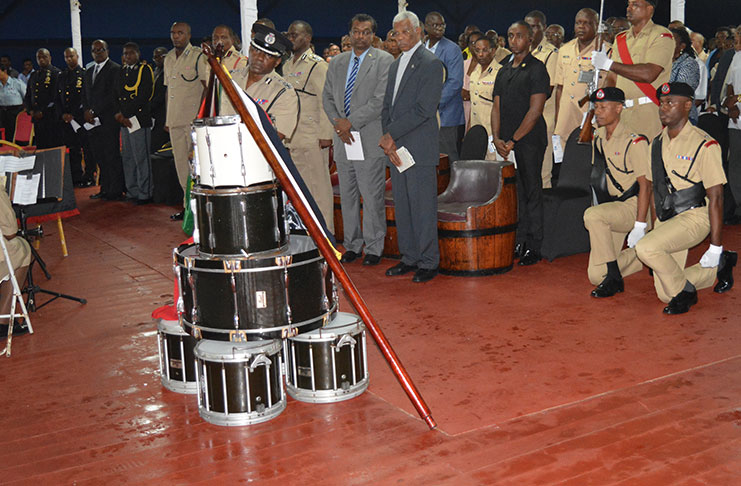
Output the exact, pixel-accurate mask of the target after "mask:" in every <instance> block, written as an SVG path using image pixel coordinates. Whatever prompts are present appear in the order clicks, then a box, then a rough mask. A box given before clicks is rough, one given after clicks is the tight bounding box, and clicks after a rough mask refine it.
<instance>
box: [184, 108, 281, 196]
mask: <svg viewBox="0 0 741 486" xmlns="http://www.w3.org/2000/svg"><path fill="white" fill-rule="evenodd" d="M192 138H193V172H194V174H195V181H196V182H197V183H198V184H202V185H204V186H210V187H224V186H232V187H233V186H245V187H246V186H250V185H252V184H256V183H259V182H267V181H271V180H273V179H274V176H273V171H272V169H270V165H268V162H267V161H266V160H265V157H264V156H263V155H262V152H261V151H260V149H259V148H258V147H257V144H256V143H255V140H254V139H253V138H252V135H250V132H249V131H248V130H247V127H246V126H245V125H244V124H243V123H242V121H241V119H240V117H239V116H238V115H231V116H216V117H212V118H203V119H198V120H194V121H193V126H192Z"/></svg>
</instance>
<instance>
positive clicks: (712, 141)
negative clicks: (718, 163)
mask: <svg viewBox="0 0 741 486" xmlns="http://www.w3.org/2000/svg"><path fill="white" fill-rule="evenodd" d="M713 145H720V144H719V143H718V141H717V140H708V142H707V143H706V144H705V147H710V146H713Z"/></svg>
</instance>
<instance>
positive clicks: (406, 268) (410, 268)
mask: <svg viewBox="0 0 741 486" xmlns="http://www.w3.org/2000/svg"><path fill="white" fill-rule="evenodd" d="M416 271H417V265H407V264H406V263H404V262H399V263H397V264H396V265H394V266H393V267H391V268H389V269H388V270H386V276H387V277H398V276H399V275H405V274H407V273H409V272H416Z"/></svg>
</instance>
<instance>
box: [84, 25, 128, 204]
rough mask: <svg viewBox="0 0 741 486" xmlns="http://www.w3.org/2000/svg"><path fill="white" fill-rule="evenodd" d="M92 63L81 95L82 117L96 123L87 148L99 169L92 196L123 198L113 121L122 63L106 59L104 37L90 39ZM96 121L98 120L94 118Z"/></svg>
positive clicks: (118, 125) (116, 136) (116, 126)
mask: <svg viewBox="0 0 741 486" xmlns="http://www.w3.org/2000/svg"><path fill="white" fill-rule="evenodd" d="M92 54H93V61H95V62H94V64H93V65H91V66H90V68H89V69H88V70H87V71H85V83H84V88H85V89H84V93H85V95H84V96H83V98H82V108H83V110H84V112H83V116H84V118H85V121H86V122H87V123H90V124H92V125H95V124H96V123H100V125H99V126H96V127H95V128H93V129H91V130H90V132H89V134H90V148H91V149H92V151H93V159H94V160H95V161H96V162H97V163H98V167H99V169H100V192H99V193H98V194H93V195H92V196H90V198H91V199H99V198H103V199H108V200H112V201H117V200H121V199H123V192H124V176H123V166H122V164H121V151H120V145H119V143H118V136H119V131H120V128H121V125H120V124H119V123H118V122H117V121H116V118H115V115H116V111H117V101H116V96H117V90H116V82H117V80H118V76H119V72H120V71H121V65H120V64H117V63H115V62H114V61H113V60H111V59H109V58H108V44H107V43H106V41H104V40H100V39H99V40H96V41H95V42H93V48H92ZM96 120H97V121H96Z"/></svg>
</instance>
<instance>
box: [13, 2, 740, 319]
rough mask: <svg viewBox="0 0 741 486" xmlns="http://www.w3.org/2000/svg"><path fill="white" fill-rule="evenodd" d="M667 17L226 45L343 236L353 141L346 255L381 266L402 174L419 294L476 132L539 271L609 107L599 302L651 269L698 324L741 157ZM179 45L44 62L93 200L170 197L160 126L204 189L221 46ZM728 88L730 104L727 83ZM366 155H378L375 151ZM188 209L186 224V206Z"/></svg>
mask: <svg viewBox="0 0 741 486" xmlns="http://www.w3.org/2000/svg"><path fill="white" fill-rule="evenodd" d="M655 7H656V1H655V0H628V6H627V11H626V18H611V19H608V20H607V21H606V22H605V25H606V29H598V27H599V18H598V14H597V13H596V12H595V11H594V10H592V9H589V8H585V9H582V10H580V11H579V12H577V14H576V16H575V21H574V32H575V38H574V39H573V40H571V41H569V42H565V43H564V29H563V27H561V26H557V25H553V26H548V25H547V23H546V16H545V15H544V14H543V13H542V12H540V11H537V10H535V11H532V12H530V13H528V14H527V15H526V16H525V17H524V19H523V20H521V21H516V22H514V23H513V24H512V25H511V26H510V27H509V29H508V30H507V33H506V39H507V46H508V49H507V48H505V47H504V42H503V38H504V37H501V38H500V37H499V36H498V35H497V33H496V32H494V31H493V30H490V31H487V32H486V33H483V32H481V31H480V30H479V29H478V28H476V27H475V26H470V27H468V28H467V29H466V32H465V33H464V34H462V36H461V38H460V39H459V43H458V44H456V43H454V42H452V41H450V40H449V39H447V38H446V37H445V36H444V34H445V28H446V24H445V20H444V18H443V16H442V14H440V13H438V12H430V13H429V14H427V15H426V17H425V19H424V23H422V22H421V21H420V19H419V18H418V17H417V16H416V15H415V14H413V13H412V12H402V13H400V14H399V15H397V16H396V17H395V18H394V22H393V28H392V30H390V31H389V32H388V34H387V36H386V40H385V41H383V42H382V43H381V41H380V38H379V37H378V36H377V35H376V31H377V25H376V21H375V20H374V19H373V18H372V17H370V16H369V15H365V14H358V15H356V16H355V17H353V18H352V19H351V20H350V22H349V33H348V35H347V36H345V37H343V40H342V43H341V44H342V48H341V52H340V48H339V46H334V47H336V48H337V49H336V52H331V53H328V54H327V58H329V59H330V62H327V60H325V58H323V57H320V56H318V55H316V54H315V53H314V51H313V46H312V36H313V32H312V28H311V26H310V25H309V24H308V23H307V22H305V21H300V20H297V21H294V22H293V23H291V24H290V26H289V27H288V30H287V31H286V32H284V33H283V32H280V31H278V30H276V29H275V25H274V24H273V23H272V22H271V21H270V20H268V19H260V20H258V22H257V23H255V25H254V26H253V32H252V38H251V40H250V41H249V42H250V44H249V50H248V53H247V56H244V55H242V54H240V52H239V51H238V50H237V48H236V47H237V46H238V43H239V40H238V38H237V37H236V35H235V34H234V32H233V31H232V29H231V28H229V27H227V26H224V25H221V26H217V27H216V28H215V29H214V30H213V33H212V36H211V42H212V44H213V45H214V47H219V48H220V49H221V52H223V53H224V54H223V55H222V63H223V64H224V65H225V66H226V67H227V69H228V70H229V72H230V73H231V75H232V77H233V79H234V80H235V81H236V82H237V84H238V85H239V86H240V87H241V88H242V89H243V90H244V91H245V92H246V93H247V94H248V95H250V96H251V97H252V98H253V99H254V100H255V101H256V103H257V104H258V105H260V106H261V107H262V108H263V109H264V110H265V111H266V112H267V113H268V115H269V116H270V118H271V120H272V122H273V123H274V126H275V128H276V130H277V132H278V135H279V137H280V138H281V140H282V141H283V143H284V144H285V145H286V147H287V148H288V149H289V150H290V154H291V157H292V159H293V161H294V162H295V164H296V166H297V168H298V169H299V171H300V173H301V175H302V177H303V179H304V180H305V181H306V184H307V187H308V188H309V189H310V191H311V193H312V195H313V197H314V199H315V200H316V202H317V205H318V207H319V209H320V211H321V213H322V215H323V217H324V219H325V221H326V222H327V225H328V227H329V229H330V230H333V203H332V201H333V197H332V186H331V183H330V175H329V170H328V164H327V156H328V149H329V147H331V146H333V147H334V149H333V151H334V160H335V162H336V166H337V172H338V177H339V189H340V197H341V203H342V217H343V226H344V235H345V239H344V246H345V249H346V251H345V253H344V255H343V256H342V261H343V263H347V264H349V263H352V262H353V261H355V260H356V259H358V258H359V257H361V256H362V254H363V253H365V256H364V258H363V264H364V265H376V264H378V263H379V262H380V260H381V252H382V249H383V239H384V235H385V231H386V223H385V213H384V193H385V188H386V181H385V169H386V167H387V166H388V167H390V168H391V171H390V173H391V180H392V191H393V197H394V201H395V208H396V217H397V231H398V234H399V248H400V252H401V256H402V259H401V262H400V263H399V264H397V265H395V266H393V267H391V268H389V269H388V270H387V272H386V274H387V275H388V276H399V275H404V274H407V273H411V272H413V273H414V276H413V281H414V282H425V281H428V280H431V279H432V278H434V277H435V276H436V275H437V271H438V264H439V251H438V249H437V228H436V221H437V199H436V192H435V185H436V182H435V178H436V176H435V166H436V165H437V164H438V160H439V157H438V155H439V154H440V153H444V154H447V155H448V157H449V160H450V162H451V164H452V163H453V162H454V161H455V160H457V159H458V149H459V147H460V143H461V141H462V138H463V136H464V134H465V133H466V132H467V131H468V129H470V128H471V127H472V126H476V125H481V126H483V127H484V128H485V129H486V132H487V134H488V137H489V143H488V150H487V154H486V156H485V158H486V159H487V160H514V161H515V163H516V168H517V189H518V191H517V192H518V207H519V226H518V231H517V240H516V243H517V245H516V248H515V256H516V258H517V259H519V265H523V266H524V265H533V264H536V263H538V262H539V261H540V260H541V254H540V248H541V243H542V240H543V189H544V188H549V187H551V185H552V181H551V179H552V177H554V176H557V172H558V171H557V167H558V166H557V165H554V161H555V162H556V163H558V162H560V161H561V158H562V156H563V151H564V148H565V146H566V143H567V140H568V139H569V137H572V134H573V133H574V132H575V130H577V129H579V128H580V127H581V126H582V124H583V123H584V120H585V118H586V114H587V111H588V110H590V107H591V108H592V109H593V110H594V120H595V122H596V125H597V126H598V128H597V130H596V131H595V134H594V138H593V142H592V144H593V151H592V152H593V159H592V163H593V169H592V177H591V185H592V189H593V196H594V203H595V204H594V205H593V206H592V207H591V208H589V209H588V210H587V211H586V213H585V214H584V223H585V226H586V228H587V229H588V230H589V234H590V240H591V253H590V258H589V268H588V275H589V279H590V280H591V281H592V282H593V284H594V285H595V286H596V287H595V289H594V290H593V291H592V295H593V296H594V297H610V296H613V295H615V294H616V293H619V292H623V291H624V281H623V277H626V276H628V275H630V274H632V273H635V272H637V271H639V270H641V269H642V268H643V266H644V265H646V266H648V267H650V269H651V270H652V272H653V277H654V281H655V287H656V292H657V295H658V297H659V298H660V299H661V300H662V301H664V302H665V303H667V306H666V307H665V308H664V312H665V313H667V314H678V313H683V312H687V311H688V310H689V308H690V306H692V305H693V304H694V303H696V302H697V290H698V289H702V288H705V287H708V286H712V285H713V283H714V282H715V281H716V280H717V282H718V283H717V285H716V286H715V291H716V292H719V293H722V292H725V291H727V290H729V289H730V288H731V287H732V286H733V276H732V269H733V267H734V266H735V264H736V253H734V252H731V251H728V250H724V248H723V246H722V226H723V185H724V184H725V183H726V174H725V172H724V170H723V165H722V160H723V159H724V158H725V157H726V155H727V154H726V153H723V151H722V150H721V145H720V144H719V143H718V142H717V141H716V140H714V139H713V138H712V137H710V136H709V135H708V134H707V133H706V132H704V131H702V130H700V129H698V128H696V127H695V126H693V124H692V123H690V121H689V117H690V113H691V112H692V111H693V109H694V107H695V105H696V104H699V103H697V100H698V99H699V100H702V99H706V95H707V93H702V90H701V89H700V88H698V87H697V86H689V85H688V84H687V83H685V82H683V80H682V79H681V78H676V77H675V75H674V74H673V73H674V71H675V69H673V61H674V60H675V59H677V57H678V55H677V51H680V54H681V51H682V49H685V50H686V49H691V48H692V46H687V45H684V47H682V48H680V41H681V39H683V38H684V37H683V36H677V35H676V32H675V34H673V33H672V31H670V30H668V29H666V28H664V27H662V26H659V25H657V24H655V23H653V21H652V17H653V14H654V9H655ZM170 37H171V40H172V43H173V46H174V48H173V49H171V50H170V51H169V52H167V53H166V55H165V52H164V51H165V50H164V49H163V48H159V49H158V50H155V53H154V54H155V55H154V58H155V69H154V70H153V69H152V68H151V66H150V65H148V64H147V63H146V62H144V61H140V56H139V49H138V47H137V46H136V44H134V43H128V44H126V46H124V55H123V62H124V67H121V66H119V65H118V64H117V63H115V62H113V61H112V60H110V59H109V58H108V46H107V45H106V43H105V42H104V41H102V40H98V41H95V42H94V43H93V50H92V54H93V57H94V60H95V65H94V66H89V67H88V69H87V70H84V69H82V68H81V67H80V66H79V65H78V63H77V53H76V52H75V51H74V49H71V48H70V49H67V50H66V51H65V61H66V62H67V66H68V68H67V69H66V70H65V71H64V72H60V71H59V70H58V69H56V68H55V67H54V66H52V65H51V63H50V61H51V59H50V55H49V52H48V51H47V50H46V49H40V50H39V51H38V53H37V62H38V65H39V69H38V70H37V71H34V72H33V73H31V77H30V79H29V84H28V89H27V90H26V92H25V98H24V101H23V105H24V108H25V109H26V110H27V111H28V112H29V113H31V114H32V116H33V119H34V124H35V130H36V137H37V138H36V141H37V145H38V146H40V147H43V146H54V145H57V144H61V142H60V139H63V140H64V143H65V144H67V145H68V146H69V147H70V153H71V154H72V152H73V151H75V155H73V160H72V165H73V176H74V178H75V182H76V183H77V184H81V185H87V184H89V183H90V182H91V177H92V168H93V167H95V165H97V166H98V167H100V177H101V193H100V194H98V195H96V196H93V197H103V198H108V199H119V198H121V197H123V194H124V193H125V194H127V195H128V196H129V197H132V198H135V199H136V200H137V201H139V202H142V203H145V202H148V201H149V200H151V195H152V193H151V190H152V187H151V163H150V162H149V153H150V152H151V147H152V146H153V145H156V143H160V142H161V140H162V139H161V138H158V141H157V142H156V143H155V142H154V139H155V137H156V133H152V126H153V125H154V128H155V132H156V131H157V127H158V125H159V128H160V129H161V130H162V131H163V133H164V131H166V132H168V133H169V140H170V141H171V143H172V149H173V154H174V159H175V165H176V169H177V172H178V177H179V179H180V183H181V185H182V186H183V187H185V184H186V180H187V175H188V174H189V172H190V171H189V153H190V151H191V150H192V147H191V143H192V142H191V136H190V124H191V122H192V121H193V119H194V118H195V116H196V113H197V112H198V108H199V106H200V102H201V99H202V96H203V93H204V88H205V86H206V82H207V80H208V77H209V74H210V69H209V66H208V64H207V63H206V59H205V56H204V55H203V54H202V52H201V49H200V48H199V47H195V46H193V45H192V44H191V43H190V37H191V30H190V26H189V25H188V24H187V23H184V22H176V23H174V24H173V26H172V28H171V32H170ZM678 37H679V40H677V38H678ZM694 41H695V37H692V43H693V44H694ZM374 44H375V46H374ZM554 44H555V45H554ZM698 47H699V50H700V51H702V45H701V44H700V45H699V46H695V48H696V49H697V48H698ZM739 49H741V47H740V48H739ZM461 50H463V53H461ZM714 52H715V51H714ZM330 54H331V55H330ZM698 54H700V53H698ZM731 57H732V56H731ZM723 59H725V58H723ZM721 65H722V64H721ZM717 70H718V68H714V69H713V70H712V72H711V74H717ZM727 70H728V66H726V71H727ZM595 73H596V75H595ZM724 75H725V72H724V74H722V75H721V77H722V76H724ZM0 76H2V75H0ZM717 77H718V76H716V78H717ZM0 81H3V78H2V77H0ZM713 81H715V79H714V80H713ZM590 83H591V84H590ZM711 84H712V82H711ZM719 84H720V88H722V89H721V91H723V92H725V91H724V90H725V88H726V84H727V83H725V82H724V81H723V80H721V81H720V83H719ZM1 85H2V84H0V86H1ZM588 86H591V89H587V87H588ZM590 91H591V93H590ZM698 93H699V96H698ZM731 93H732V91H731ZM711 98H712V96H711ZM587 99H588V100H589V103H584V102H585V101H587ZM734 100H736V98H734ZM732 101H733V100H732ZM712 102H713V100H712V99H710V103H711V104H712ZM737 102H738V101H737V100H736V101H734V102H733V103H731V102H729V101H728V98H726V97H724V96H722V95H721V99H720V100H716V101H715V103H714V104H715V107H716V108H717V107H718V106H720V105H721V104H722V105H724V106H726V107H727V108H728V109H729V110H730V112H731V113H734V111H733V110H734V109H735V114H736V118H737V117H738V108H737V105H736V103H737ZM19 104H20V103H19ZM229 113H234V111H233V108H232V107H231V106H230V105H229V103H228V102H226V101H225V97H222V99H221V105H220V114H229ZM734 120H735V119H734ZM80 127H82V128H80ZM119 135H120V137H121V140H122V142H123V151H119V150H118V147H117V144H118V140H119ZM60 137H61V138H60ZM165 137H166V136H165ZM353 145H359V146H360V152H359V153H360V155H357V151H353V150H351V149H352V148H355V147H353ZM79 147H82V148H83V149H84V152H85V160H86V163H85V166H86V169H85V171H83V170H82V167H81V166H80V163H79V155H77V154H79ZM402 147H404V148H406V149H407V150H408V152H409V153H410V155H411V158H412V159H414V162H415V164H414V165H412V166H411V167H409V168H406V169H405V170H404V171H403V172H402V171H401V170H397V169H396V168H397V167H401V166H403V165H406V164H405V161H404V160H402V159H403V158H404V157H403V156H402V155H400V154H399V152H397V150H398V149H400V148H402ZM88 150H89V151H90V156H88ZM351 153H353V155H351ZM91 162H92V163H91ZM737 170H738V169H737ZM361 199H362V208H363V211H362V222H361V211H360V205H361ZM652 215H653V216H655V217H653V216H652ZM171 217H172V218H173V219H180V218H182V212H180V213H176V214H174V215H172V216H171ZM708 235H710V246H709V248H708V250H707V251H706V252H705V254H704V255H703V257H702V259H701V260H700V262H699V263H698V264H697V265H694V266H691V267H689V268H686V269H685V260H686V257H687V250H688V249H689V248H692V247H693V246H696V245H698V244H699V243H701V242H702V241H703V240H704V239H705V238H706V237H707V236H708ZM626 237H627V248H625V249H624V248H623V247H624V246H625V240H626Z"/></svg>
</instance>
